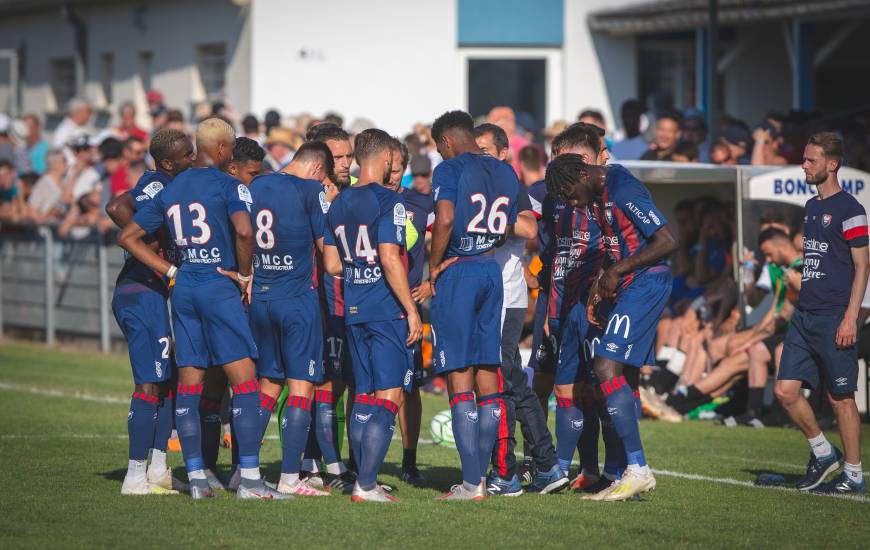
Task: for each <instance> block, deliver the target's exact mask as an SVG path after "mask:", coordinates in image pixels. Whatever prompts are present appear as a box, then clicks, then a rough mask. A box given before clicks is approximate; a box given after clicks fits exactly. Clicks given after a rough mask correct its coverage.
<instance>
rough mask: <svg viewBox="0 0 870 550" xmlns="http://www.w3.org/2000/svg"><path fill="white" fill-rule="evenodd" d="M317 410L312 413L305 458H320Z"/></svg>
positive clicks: (315, 459)
mask: <svg viewBox="0 0 870 550" xmlns="http://www.w3.org/2000/svg"><path fill="white" fill-rule="evenodd" d="M317 422H318V420H317V411H315V412H314V413H313V414H312V415H311V427H310V429H309V430H308V440H307V441H306V443H305V453H304V454H303V455H302V458H304V459H305V460H313V461H315V462H317V461H318V460H320V446H319V445H318V444H317V434H316V431H317Z"/></svg>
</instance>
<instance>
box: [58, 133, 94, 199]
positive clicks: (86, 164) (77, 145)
mask: <svg viewBox="0 0 870 550" xmlns="http://www.w3.org/2000/svg"><path fill="white" fill-rule="evenodd" d="M69 148H70V150H71V151H72V152H73V159H74V160H73V165H72V168H70V171H69V173H67V176H66V179H65V181H64V189H63V192H64V197H63V200H64V203H66V204H67V205H68V206H71V205H73V204H75V203H77V202H78V201H79V199H80V198H82V197H83V196H85V195H87V194H90V193H92V192H93V191H94V189H96V188H97V186H98V185H99V184H100V173H99V172H97V169H96V168H95V167H94V165H95V164H96V155H95V152H94V148H93V147H92V146H91V141H90V138H89V137H88V136H87V135H86V134H83V135H80V136H78V137H77V138H75V139H74V140H73V141H72V142H71V143H70V144H69Z"/></svg>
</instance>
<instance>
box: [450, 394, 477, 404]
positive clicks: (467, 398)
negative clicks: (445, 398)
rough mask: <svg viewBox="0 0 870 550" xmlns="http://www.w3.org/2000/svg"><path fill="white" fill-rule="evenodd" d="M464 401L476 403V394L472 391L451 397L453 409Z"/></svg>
mask: <svg viewBox="0 0 870 550" xmlns="http://www.w3.org/2000/svg"><path fill="white" fill-rule="evenodd" d="M463 401H474V393H473V392H470V391H464V392H460V393H454V394H453V395H451V396H450V406H451V407H452V406H454V405H456V404H457V403H461V402H463Z"/></svg>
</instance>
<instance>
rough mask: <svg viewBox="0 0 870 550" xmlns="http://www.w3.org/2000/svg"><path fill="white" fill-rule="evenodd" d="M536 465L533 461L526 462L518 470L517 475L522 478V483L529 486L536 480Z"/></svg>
mask: <svg viewBox="0 0 870 550" xmlns="http://www.w3.org/2000/svg"><path fill="white" fill-rule="evenodd" d="M535 473H536V472H535V464H534V463H533V462H531V461H528V462H526V461H524V462H523V464H522V466H520V467H519V469H518V470H517V475H518V476H519V478H520V483H521V484H523V485H529V484H531V483H532V482H533V481H534V480H535Z"/></svg>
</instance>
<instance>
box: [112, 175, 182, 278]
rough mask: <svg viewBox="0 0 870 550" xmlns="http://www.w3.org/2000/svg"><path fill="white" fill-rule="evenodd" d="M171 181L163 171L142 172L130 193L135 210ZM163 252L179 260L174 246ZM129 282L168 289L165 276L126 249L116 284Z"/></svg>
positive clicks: (173, 259)
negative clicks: (164, 279)
mask: <svg viewBox="0 0 870 550" xmlns="http://www.w3.org/2000/svg"><path fill="white" fill-rule="evenodd" d="M171 181H172V178H171V177H170V176H169V175H167V174H164V173H163V172H152V171H148V172H145V173H144V174H142V177H141V178H139V181H137V182H136V186H135V187H133V189H131V190H130V195H131V196H132V197H133V210H134V211H138V210H139V209H140V208H141V207H142V206H144V205H145V204H147V201H150V200H151V199H153V198H154V197H156V196H157V194H158V193H160V192H161V191H162V190H163V188H164V187H166V186H167V185H169V183H170V182H171ZM162 253H163V257H164V258H166V259H167V260H168V261H170V262H173V263H176V262H177V260H178V258H177V251H176V250H175V248H174V247H170V250H165V249H164V250H162ZM127 284H141V285H145V286H147V287H149V288H153V289H155V290H159V291H164V290H166V284H165V282H164V281H163V277H161V276H160V275H159V274H157V273H155V272H154V271H152V270H151V269H150V268H149V267H148V266H146V265H145V264H143V263H142V262H140V261H139V260H137V259H136V258H134V257H133V256H131V255H130V254H129V253H128V252H127V251H126V250H125V251H124V266H123V267H122V268H121V272H120V273H119V274H118V279H117V281H116V283H115V286H121V285H127Z"/></svg>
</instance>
